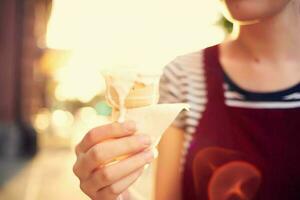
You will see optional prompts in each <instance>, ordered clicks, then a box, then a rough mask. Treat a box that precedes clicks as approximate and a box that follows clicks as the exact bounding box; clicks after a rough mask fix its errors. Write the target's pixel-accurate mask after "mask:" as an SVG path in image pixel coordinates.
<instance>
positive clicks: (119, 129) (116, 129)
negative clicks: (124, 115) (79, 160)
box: [75, 121, 136, 155]
mask: <svg viewBox="0 0 300 200" xmlns="http://www.w3.org/2000/svg"><path fill="white" fill-rule="evenodd" d="M135 131H136V127H135V123H134V122H133V121H126V122H124V123H117V122H114V123H111V124H108V125H104V126H100V127H96V128H94V129H92V130H90V131H89V132H88V133H87V134H86V135H85V136H84V138H83V139H82V140H81V142H80V143H79V144H78V145H77V146H76V149H75V151H76V154H77V155H78V154H79V153H85V152H86V151H87V150H88V149H89V148H91V147H92V146H94V145H95V144H97V143H99V142H101V141H103V140H107V139H112V138H118V137H124V136H128V135H132V134H133V133H134V132H135Z"/></svg>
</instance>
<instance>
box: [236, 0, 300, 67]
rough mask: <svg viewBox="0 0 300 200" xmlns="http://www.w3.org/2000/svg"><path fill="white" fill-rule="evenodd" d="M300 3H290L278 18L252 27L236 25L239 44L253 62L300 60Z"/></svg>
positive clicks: (264, 20) (271, 18) (266, 20)
mask: <svg viewBox="0 0 300 200" xmlns="http://www.w3.org/2000/svg"><path fill="white" fill-rule="evenodd" d="M299 34H300V4H299V3H298V1H291V3H289V4H288V5H287V6H286V8H285V9H284V10H283V11H282V12H281V13H279V14H277V15H276V16H272V17H268V18H265V19H263V20H261V21H259V22H257V23H253V24H249V25H235V27H234V32H233V35H235V39H236V42H237V43H238V45H240V47H241V48H242V49H243V50H244V51H245V52H246V53H248V54H250V55H251V56H253V58H254V59H256V60H260V59H262V58H263V59H268V60H272V61H274V62H281V61H283V62H284V61H287V60H291V59H292V60H295V59H296V60H297V59H299V49H300V37H299Z"/></svg>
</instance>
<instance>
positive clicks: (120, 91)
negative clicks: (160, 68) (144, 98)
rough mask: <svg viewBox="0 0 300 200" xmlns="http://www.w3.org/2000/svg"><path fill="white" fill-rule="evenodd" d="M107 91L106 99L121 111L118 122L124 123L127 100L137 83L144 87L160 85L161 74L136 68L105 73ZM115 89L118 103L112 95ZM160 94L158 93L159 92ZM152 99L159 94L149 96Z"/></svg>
mask: <svg viewBox="0 0 300 200" xmlns="http://www.w3.org/2000/svg"><path fill="white" fill-rule="evenodd" d="M104 77H105V81H106V86H107V91H106V98H107V100H108V101H109V103H110V104H112V106H113V107H115V108H118V109H119V112H120V114H119V117H118V120H117V121H118V122H123V121H124V120H125V114H126V106H125V100H126V97H127V96H128V94H129V92H130V90H131V89H132V87H133V86H134V84H135V83H142V84H144V85H152V84H158V82H159V77H160V73H159V72H157V71H146V72H145V70H141V69H135V68H129V69H128V68H126V69H118V70H111V71H107V72H105V73H104ZM110 88H113V89H114V90H115V91H116V92H117V95H118V102H116V101H115V100H114V99H113V97H112V95H111V91H110V90H111V89H110ZM157 93H158V91H157ZM148 95H149V97H150V98H151V97H152V96H153V95H157V94H154V93H153V94H148Z"/></svg>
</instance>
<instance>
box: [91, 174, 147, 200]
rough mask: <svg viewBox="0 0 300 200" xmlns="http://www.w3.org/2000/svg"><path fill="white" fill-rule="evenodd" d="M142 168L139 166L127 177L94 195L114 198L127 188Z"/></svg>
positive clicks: (100, 197) (101, 197) (138, 175)
mask: <svg viewBox="0 0 300 200" xmlns="http://www.w3.org/2000/svg"><path fill="white" fill-rule="evenodd" d="M143 169H144V168H140V169H139V170H137V171H135V172H134V173H132V174H130V175H128V176H127V177H125V178H123V179H121V180H119V181H118V182H116V183H114V184H112V185H110V186H107V187H105V188H103V189H102V190H99V191H97V192H96V194H95V196H96V198H99V199H105V198H108V199H116V198H118V197H119V195H120V194H122V193H123V192H124V191H125V190H126V189H128V188H129V187H130V186H131V185H132V184H133V183H134V182H135V181H136V180H137V179H138V178H139V177H140V176H141V174H142V173H143Z"/></svg>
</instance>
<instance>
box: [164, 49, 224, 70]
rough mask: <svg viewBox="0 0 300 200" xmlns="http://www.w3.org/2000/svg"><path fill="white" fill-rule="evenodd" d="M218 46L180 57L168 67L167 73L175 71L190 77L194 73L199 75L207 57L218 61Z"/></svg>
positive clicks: (166, 68)
mask: <svg viewBox="0 0 300 200" xmlns="http://www.w3.org/2000/svg"><path fill="white" fill-rule="evenodd" d="M218 46H219V44H217V45H213V46H209V47H206V48H203V49H200V50H197V51H193V52H189V53H186V54H183V55H179V56H177V57H176V58H175V59H173V60H172V61H171V62H170V63H169V64H168V65H166V67H165V71H175V72H178V73H179V74H181V75H184V74H186V75H189V74H191V73H193V72H195V73H196V74H197V73H198V72H199V71H201V70H202V69H203V67H204V65H205V60H204V58H205V55H208V56H209V57H210V58H211V59H212V60H217V59H218V58H216V57H218Z"/></svg>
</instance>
